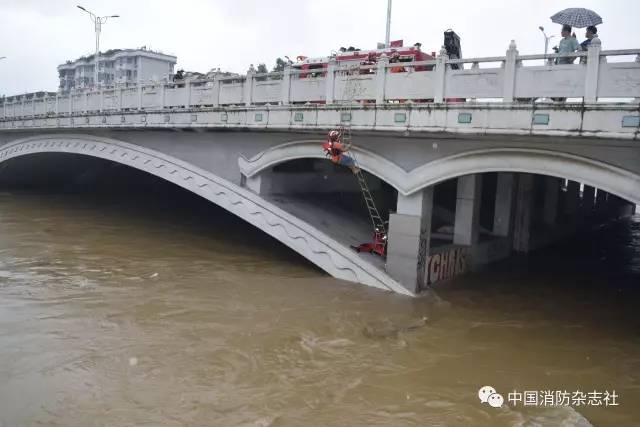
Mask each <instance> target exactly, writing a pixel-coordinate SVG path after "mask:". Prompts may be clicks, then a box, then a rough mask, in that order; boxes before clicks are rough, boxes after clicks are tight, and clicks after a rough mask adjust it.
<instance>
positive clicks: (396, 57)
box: [389, 51, 406, 73]
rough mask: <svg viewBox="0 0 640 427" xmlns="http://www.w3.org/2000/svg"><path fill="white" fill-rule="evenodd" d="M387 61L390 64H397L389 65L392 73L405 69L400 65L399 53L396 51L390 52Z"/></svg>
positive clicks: (401, 71)
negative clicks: (389, 57)
mask: <svg viewBox="0 0 640 427" xmlns="http://www.w3.org/2000/svg"><path fill="white" fill-rule="evenodd" d="M389 63H390V64H398V65H396V66H393V67H391V72H392V73H404V72H405V71H406V70H405V69H404V67H403V66H402V65H399V64H400V54H399V53H398V52H397V51H394V52H393V53H392V54H391V59H389Z"/></svg>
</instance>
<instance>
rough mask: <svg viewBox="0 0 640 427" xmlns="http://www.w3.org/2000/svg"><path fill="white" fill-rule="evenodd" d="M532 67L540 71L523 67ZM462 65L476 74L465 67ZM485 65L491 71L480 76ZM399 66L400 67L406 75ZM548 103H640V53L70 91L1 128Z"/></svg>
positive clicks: (12, 104)
mask: <svg viewBox="0 0 640 427" xmlns="http://www.w3.org/2000/svg"><path fill="white" fill-rule="evenodd" d="M616 56H635V60H633V61H629V62H608V61H607V58H609V57H616ZM557 58H572V59H573V60H574V62H577V63H576V64H560V65H555V64H553V62H555V60H556V59H557ZM577 58H579V60H578V61H576V59H577ZM531 60H538V61H537V62H542V64H541V65H540V64H538V65H533V66H528V65H525V64H524V63H523V61H531ZM462 64H471V67H462V66H459V65H462ZM480 64H485V65H489V67H483V68H480ZM492 64H494V65H492ZM398 66H401V67H402V70H401V72H398V69H397V67H398ZM354 71H356V75H355V77H354V76H353V74H354ZM349 74H351V77H349ZM348 79H351V80H355V81H356V82H357V84H356V85H355V88H356V89H355V90H353V87H354V84H351V85H350V91H353V92H355V93H354V94H353V96H351V95H350V96H346V95H345V86H346V82H347V80H348ZM547 97H555V98H581V99H583V100H584V102H585V103H594V102H596V101H597V100H598V99H601V98H627V99H628V98H634V99H635V100H636V101H637V100H639V99H640V49H627V50H610V51H601V50H600V44H598V43H597V42H596V43H592V45H591V46H590V48H589V50H588V52H578V53H572V54H550V55H519V54H518V51H517V49H516V46H515V43H513V42H512V43H511V45H510V46H509V49H508V50H507V52H506V56H501V57H487V58H468V59H449V58H448V57H447V55H446V53H445V52H444V51H442V52H441V54H440V56H439V57H438V58H436V59H435V60H432V61H422V62H411V63H401V64H397V63H396V64H390V63H389V61H388V58H386V57H381V58H380V60H379V62H378V63H377V64H376V65H373V66H360V67H357V68H356V69H354V68H353V67H351V68H346V67H338V65H337V63H335V62H330V63H329V66H328V68H327V69H326V70H322V69H320V70H310V71H309V70H306V71H300V70H293V69H291V68H286V69H285V70H284V72H281V73H267V74H257V73H255V71H254V70H249V71H248V72H247V74H246V75H245V76H235V77H221V78H215V79H213V80H192V81H183V82H176V83H153V84H141V85H137V86H133V87H120V88H114V87H111V88H104V89H102V90H99V91H72V92H70V93H67V94H57V95H56V96H48V97H46V96H45V97H31V98H29V99H27V98H26V97H25V96H17V97H10V98H5V99H3V100H2V101H3V102H2V105H1V106H0V120H11V119H13V118H25V117H47V116H72V115H82V114H85V113H92V114H94V113H96V112H99V113H104V114H107V113H110V112H113V113H116V112H123V111H134V110H135V111H157V110H164V109H191V108H208V107H214V108H218V107H226V106H259V105H292V104H307V103H311V104H316V103H317V104H337V103H340V102H341V101H344V100H345V98H347V99H354V100H355V101H359V102H361V103H374V102H375V103H376V104H384V103H397V102H407V101H410V102H416V103H430V102H431V103H443V102H464V101H467V100H472V99H478V98H491V99H496V100H501V101H502V102H506V103H511V102H514V101H522V100H532V99H537V98H547Z"/></svg>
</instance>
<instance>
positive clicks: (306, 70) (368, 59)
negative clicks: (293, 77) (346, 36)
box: [291, 40, 436, 79]
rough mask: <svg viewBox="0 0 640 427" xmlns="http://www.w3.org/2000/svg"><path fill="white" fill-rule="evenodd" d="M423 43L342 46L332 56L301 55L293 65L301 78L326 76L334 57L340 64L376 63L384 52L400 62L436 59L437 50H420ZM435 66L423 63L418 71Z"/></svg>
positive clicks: (397, 42) (398, 41)
mask: <svg viewBox="0 0 640 427" xmlns="http://www.w3.org/2000/svg"><path fill="white" fill-rule="evenodd" d="M420 47H421V44H420V43H416V44H414V45H413V46H408V47H405V46H403V41H402V40H396V41H394V42H391V43H390V44H389V47H386V48H382V49H372V50H361V49H357V48H353V47H349V48H340V50H339V51H338V52H335V53H334V54H333V55H331V56H326V57H320V58H308V57H306V56H304V55H299V56H298V57H297V58H296V59H297V61H296V62H294V63H293V64H292V65H291V68H292V69H293V70H298V71H301V73H300V74H299V77H300V78H301V79H304V78H310V77H324V76H325V74H326V69H327V68H328V66H329V61H331V60H332V59H334V60H335V61H336V62H337V64H338V65H339V66H347V65H375V64H377V62H378V59H379V58H380V57H381V56H382V55H383V54H384V55H386V56H387V57H389V58H391V57H394V56H396V57H398V58H399V62H418V61H430V60H433V59H435V56H436V54H435V52H431V53H430V54H428V53H425V52H423V51H422V50H420ZM431 68H433V67H432V66H427V65H422V66H418V67H416V71H425V70H430V69H431Z"/></svg>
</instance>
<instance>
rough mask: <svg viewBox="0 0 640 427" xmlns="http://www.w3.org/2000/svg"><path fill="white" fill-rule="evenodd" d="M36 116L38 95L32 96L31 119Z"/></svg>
mask: <svg viewBox="0 0 640 427" xmlns="http://www.w3.org/2000/svg"><path fill="white" fill-rule="evenodd" d="M35 116H36V94H35V93H34V94H33V95H32V96H31V117H35Z"/></svg>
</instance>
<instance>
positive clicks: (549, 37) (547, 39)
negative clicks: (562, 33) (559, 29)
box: [538, 25, 555, 55]
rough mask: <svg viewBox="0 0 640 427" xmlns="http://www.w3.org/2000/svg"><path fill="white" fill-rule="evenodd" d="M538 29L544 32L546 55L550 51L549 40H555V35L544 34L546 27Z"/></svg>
mask: <svg viewBox="0 0 640 427" xmlns="http://www.w3.org/2000/svg"><path fill="white" fill-rule="evenodd" d="M538 28H539V29H540V31H542V35H543V36H544V54H545V55H546V54H547V51H548V50H549V40H551V39H552V38H554V37H555V35H551V36H547V33H545V32H544V27H543V26H542V25H540V26H539V27H538Z"/></svg>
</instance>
